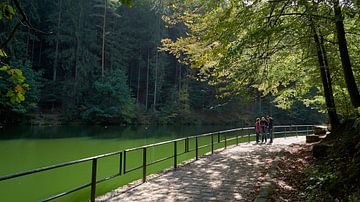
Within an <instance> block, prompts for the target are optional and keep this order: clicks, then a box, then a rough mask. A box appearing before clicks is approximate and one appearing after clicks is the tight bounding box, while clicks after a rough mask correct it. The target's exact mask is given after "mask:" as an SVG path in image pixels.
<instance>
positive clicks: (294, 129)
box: [0, 125, 314, 201]
mask: <svg viewBox="0 0 360 202" xmlns="http://www.w3.org/2000/svg"><path fill="white" fill-rule="evenodd" d="M313 129H314V125H284V126H274V129H273V137H274V138H275V137H277V136H284V137H287V136H297V135H300V134H303V135H304V134H309V132H313ZM254 130H255V128H254V127H246V128H235V129H230V130H223V131H217V132H211V133H205V134H201V135H196V136H189V137H185V138H179V139H175V140H170V141H165V142H159V143H155V144H150V145H144V146H141V147H136V148H131V149H125V150H121V151H116V152H112V153H107V154H103V155H98V156H93V157H88V158H84V159H79V160H75V161H70V162H66V163H61V164H57V165H52V166H47V167H41V168H37V169H33V170H29V171H25V172H20V173H14V174H11V175H6V176H1V177H0V183H1V182H2V181H5V180H11V179H14V178H18V177H22V176H26V175H32V174H35V173H39V172H44V171H48V170H54V169H57V168H62V167H66V166H71V165H75V164H80V163H84V162H89V161H91V162H92V166H91V171H92V172H91V173H92V174H91V181H90V182H89V183H87V184H83V185H81V186H78V187H75V188H73V189H70V190H67V191H65V192H62V193H59V194H56V195H53V196H50V197H48V198H46V199H43V200H42V201H51V200H54V199H57V198H60V197H62V196H65V195H68V194H70V193H73V192H75V191H78V190H81V189H84V188H86V187H91V191H90V201H95V197H96V185H97V184H99V183H101V182H104V181H107V180H110V179H112V178H115V177H118V176H120V175H124V174H126V173H129V172H133V171H135V170H138V169H142V180H143V182H145V181H146V176H147V172H146V168H147V167H148V166H150V165H154V164H156V163H160V162H162V161H165V160H169V159H173V167H174V169H176V168H177V165H178V163H179V162H178V157H179V156H181V155H184V154H186V153H189V152H195V159H196V160H198V158H199V149H202V148H206V147H210V148H211V149H210V151H211V153H212V154H213V153H214V150H215V146H216V145H219V144H220V146H221V148H222V147H223V148H225V149H226V148H227V147H228V146H229V143H230V141H235V143H233V144H236V145H238V144H239V142H240V138H244V137H245V138H246V137H247V141H248V142H250V141H251V138H253V137H254V136H255V133H254ZM231 133H237V134H236V135H235V136H234V135H231ZM205 137H210V143H209V144H204V145H200V144H199V140H200V139H201V138H205ZM191 141H195V146H194V147H193V148H191V147H190V142H191ZM181 142H184V147H185V148H184V152H181V153H178V146H179V143H181ZM166 144H170V145H171V144H172V145H173V152H172V153H171V152H170V154H171V155H169V156H166V157H164V158H161V159H158V160H154V161H152V162H148V159H147V151H148V149H149V148H155V147H158V146H161V145H166ZM135 151H142V164H141V165H140V166H137V167H133V168H128V167H127V156H128V154H129V153H130V152H135ZM116 155H117V156H118V157H119V164H118V165H117V166H118V167H119V170H118V172H117V173H114V174H113V175H110V176H107V177H104V178H102V179H100V180H97V178H96V176H97V168H98V160H99V159H101V158H106V157H110V156H116Z"/></svg>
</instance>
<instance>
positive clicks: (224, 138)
mask: <svg viewBox="0 0 360 202" xmlns="http://www.w3.org/2000/svg"><path fill="white" fill-rule="evenodd" d="M224 139H225V141H224V148H225V149H226V146H227V145H226V133H225V134H224Z"/></svg>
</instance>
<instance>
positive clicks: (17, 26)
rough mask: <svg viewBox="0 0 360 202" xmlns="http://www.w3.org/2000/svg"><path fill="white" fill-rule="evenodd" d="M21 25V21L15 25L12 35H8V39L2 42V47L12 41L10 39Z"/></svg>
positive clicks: (0, 47)
mask: <svg viewBox="0 0 360 202" xmlns="http://www.w3.org/2000/svg"><path fill="white" fill-rule="evenodd" d="M20 25H21V22H18V23H17V24H16V25H15V27H14V29H13V30H12V31H11V33H10V35H9V36H8V38H7V39H6V41H5V42H4V43H2V44H1V46H0V49H3V48H5V46H6V45H7V44H8V43H9V42H10V40H11V39H12V38H13V37H14V35H15V32H16V30H17V29H18V28H19V27H20Z"/></svg>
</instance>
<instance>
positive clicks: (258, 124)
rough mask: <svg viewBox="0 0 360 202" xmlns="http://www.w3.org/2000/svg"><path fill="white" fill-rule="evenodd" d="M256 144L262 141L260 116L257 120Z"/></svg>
mask: <svg viewBox="0 0 360 202" xmlns="http://www.w3.org/2000/svg"><path fill="white" fill-rule="evenodd" d="M255 133H256V144H257V143H259V142H260V134H261V126H260V118H256V122H255Z"/></svg>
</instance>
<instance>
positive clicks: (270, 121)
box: [266, 115, 273, 144]
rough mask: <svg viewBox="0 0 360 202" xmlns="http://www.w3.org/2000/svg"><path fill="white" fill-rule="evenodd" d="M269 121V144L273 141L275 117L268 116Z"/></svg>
mask: <svg viewBox="0 0 360 202" xmlns="http://www.w3.org/2000/svg"><path fill="white" fill-rule="evenodd" d="M266 119H267V122H268V138H269V140H270V142H269V144H271V143H273V118H272V117H271V116H269V115H268V116H267V117H266Z"/></svg>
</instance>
